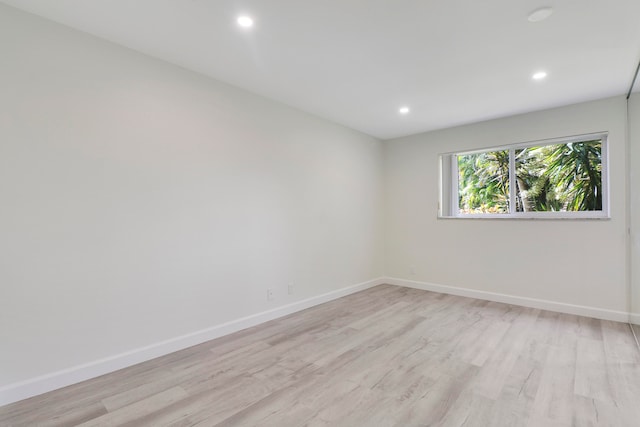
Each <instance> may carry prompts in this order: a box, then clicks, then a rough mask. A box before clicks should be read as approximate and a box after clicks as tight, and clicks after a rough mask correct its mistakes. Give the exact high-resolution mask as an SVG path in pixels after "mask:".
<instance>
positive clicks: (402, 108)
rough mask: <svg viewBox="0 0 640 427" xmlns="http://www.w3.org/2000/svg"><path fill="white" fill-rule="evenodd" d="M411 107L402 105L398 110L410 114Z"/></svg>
mask: <svg viewBox="0 0 640 427" xmlns="http://www.w3.org/2000/svg"><path fill="white" fill-rule="evenodd" d="M409 111H411V110H409V107H400V109H399V110H398V112H400V114H409Z"/></svg>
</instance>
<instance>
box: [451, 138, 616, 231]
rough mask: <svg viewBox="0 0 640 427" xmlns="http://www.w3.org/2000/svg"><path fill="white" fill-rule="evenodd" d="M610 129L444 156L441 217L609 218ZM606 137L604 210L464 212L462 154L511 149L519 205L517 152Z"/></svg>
mask: <svg viewBox="0 0 640 427" xmlns="http://www.w3.org/2000/svg"><path fill="white" fill-rule="evenodd" d="M608 136H609V135H608V132H596V133H590V134H584V135H575V136H568V137H561V138H553V139H544V140H539V141H529V142H522V143H517V144H509V145H500V146H495V147H488V148H482V149H477V150H468V151H456V152H451V153H444V154H441V155H440V202H439V204H438V206H439V209H438V218H460V219H466V218H472V219H473V218H482V219H609V218H610V214H609V144H608ZM597 139H600V140H602V172H601V179H602V210H601V211H569V212H558V211H555V212H551V211H549V212H509V213H478V214H461V213H460V206H459V195H458V190H459V188H458V186H459V183H458V176H459V175H458V156H461V155H468V154H477V153H486V152H492V151H504V150H508V151H509V206H510V207H511V208H512V209H513V207H514V206H515V205H516V189H515V186H514V185H512V177H514V176H515V172H516V163H515V151H516V150H519V149H522V148H530V147H542V146H547V145H559V144H569V143H572V142H586V141H593V140H597Z"/></svg>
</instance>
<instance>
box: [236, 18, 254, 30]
mask: <svg viewBox="0 0 640 427" xmlns="http://www.w3.org/2000/svg"><path fill="white" fill-rule="evenodd" d="M237 22H238V25H240V26H241V27H242V28H251V27H253V19H251V17H249V16H239V17H238V20H237Z"/></svg>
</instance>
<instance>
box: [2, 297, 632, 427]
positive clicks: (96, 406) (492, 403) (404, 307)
mask: <svg viewBox="0 0 640 427" xmlns="http://www.w3.org/2000/svg"><path fill="white" fill-rule="evenodd" d="M0 425H2V426H6V425H9V426H11V425H17V426H23V425H24V426H36V425H37V426H72V425H82V426H120V425H124V426H147V425H148V426H164V425H172V426H193V425H197V426H214V425H220V426H254V425H255V426H278V427H289V426H303V425H305V426H306V425H308V426H328V425H330V426H375V427H379V426H482V427H487V426H509V427H516V426H535V427H555V426H625V427H632V426H640V356H639V352H638V349H637V348H636V344H635V342H634V338H633V336H632V335H631V333H630V329H629V326H628V325H626V324H623V323H616V322H608V321H600V320H595V319H590V318H586V317H578V316H570V315H565V314H558V313H552V312H547V311H540V310H535V309H529V308H522V307H516V306H510V305H506V304H498V303H492V302H486V301H480V300H474V299H469V298H461V297H455V296H449V295H442V294H437V293H432V292H425V291H419V290H415V289H407V288H400V287H395V286H389V285H383V286H377V287H375V288H372V289H369V290H367V291H363V292H360V293H357V294H353V295H351V296H348V297H345V298H341V299H339V300H336V301H333V302H330V303H327V304H323V305H321V306H318V307H314V308H311V309H309V310H306V311H303V312H299V313H296V314H293V315H291V316H288V317H285V318H281V319H278V320H275V321H272V322H269V323H265V324H263V325H260V326H257V327H254V328H251V329H248V330H245V331H242V332H239V333H236V334H233V335H229V336H226V337H224V338H220V339H217V340H214V341H210V342H207V343H205V344H202V345H199V346H196V347H192V348H189V349H186V350H183V351H180V352H177V353H174V354H171V355H168V356H165V357H161V358H158V359H155V360H152V361H149V362H146V363H142V364H140V365H136V366H133V367H131V368H127V369H124V370H121V371H118V372H115V373H112V374H109V375H105V376H103V377H100V378H96V379H93V380H90V381H86V382H84V383H81V384H77V385H74V386H71V387H67V388H65V389H61V390H58V391H54V392H51V393H48V394H45V395H42V396H39V397H35V398H32V399H29V400H25V401H22V402H18V403H15V404H13V405H9V406H5V407H3V408H0Z"/></svg>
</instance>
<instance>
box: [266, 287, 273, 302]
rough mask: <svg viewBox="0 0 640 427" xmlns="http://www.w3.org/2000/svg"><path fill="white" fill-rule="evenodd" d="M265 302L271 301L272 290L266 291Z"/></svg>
mask: <svg viewBox="0 0 640 427" xmlns="http://www.w3.org/2000/svg"><path fill="white" fill-rule="evenodd" d="M267 301H273V289H267Z"/></svg>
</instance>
